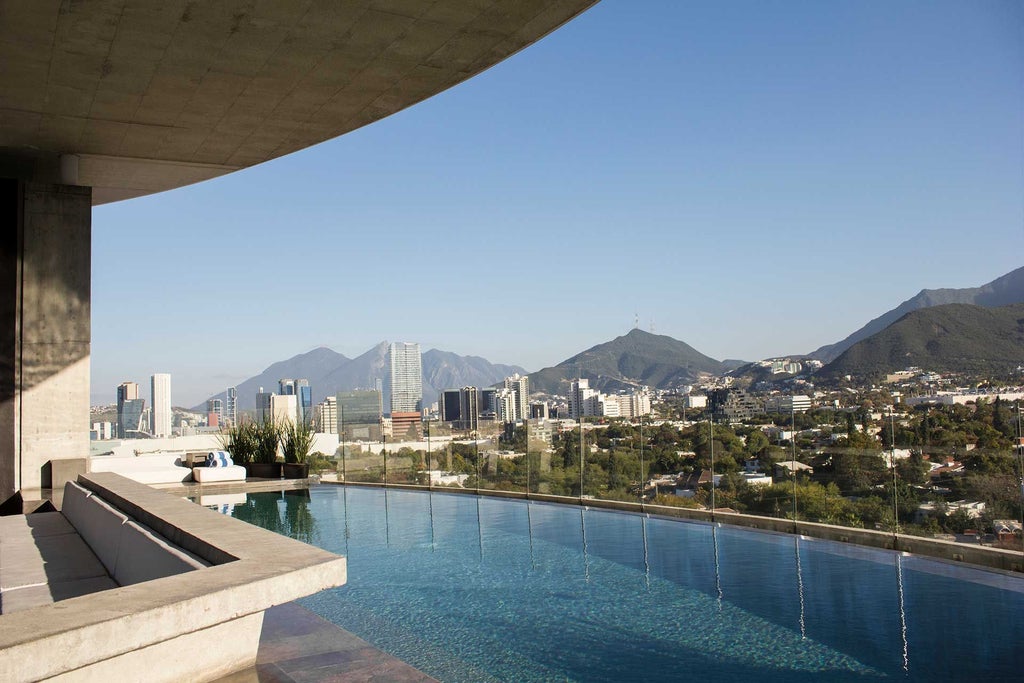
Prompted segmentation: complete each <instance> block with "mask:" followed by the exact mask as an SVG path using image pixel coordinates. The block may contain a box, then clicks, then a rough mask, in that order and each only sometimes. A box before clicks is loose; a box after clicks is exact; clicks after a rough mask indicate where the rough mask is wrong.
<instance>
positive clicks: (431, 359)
mask: <svg viewBox="0 0 1024 683" xmlns="http://www.w3.org/2000/svg"><path fill="white" fill-rule="evenodd" d="M388 346H389V343H388V342H386V341H383V342H381V343H379V344H377V345H376V346H374V347H373V348H371V349H369V350H368V351H366V352H365V353H363V354H361V355H359V356H356V357H355V358H348V357H346V356H344V355H342V354H340V353H338V352H336V351H333V350H331V349H329V348H327V347H319V348H316V349H313V350H312V351H308V352H306V353H301V354H299V355H297V356H293V357H291V358H289V359H288V360H283V361H279V362H277V363H273V364H272V365H270V366H269V367H267V368H266V369H265V370H264V371H263V372H261V373H260V374H258V375H256V376H254V377H250V378H249V379H247V380H245V381H244V382H241V383H239V384H238V385H237V386H236V389H237V390H238V404H237V409H238V410H253V409H255V408H256V394H257V393H258V391H259V388H260V387H263V389H264V390H265V391H267V392H268V393H269V392H274V393H276V392H277V381H278V380H279V379H283V378H289V379H291V378H294V379H298V378H302V379H308V380H309V386H310V388H311V389H312V394H313V403H314V404H316V403H319V402H321V401H323V400H324V398H325V397H327V396H333V395H334V394H336V393H338V392H339V391H350V390H352V389H359V388H372V387H374V386H375V384H376V381H377V380H378V379H379V380H381V383H382V384H384V383H386V375H387V353H388ZM421 363H422V366H423V402H424V403H432V402H433V401H435V400H437V395H438V393H439V391H440V390H442V389H449V388H452V387H463V386H478V387H486V386H491V385H492V384H495V383H497V382H500V381H501V380H502V379H503V378H505V377H508V376H509V375H512V374H515V373H519V374H522V375H525V374H526V370H524V369H523V368H521V367H519V366H517V365H501V364H495V363H490V362H489V361H487V360H485V359H483V358H480V357H478V356H459V355H458V354H455V353H450V352H448V351H440V350H438V349H431V350H429V351H426V352H425V353H423V354H422V356H421ZM222 397H223V394H215V395H214V396H211V397H210V398H222ZM195 410H197V411H205V410H206V401H203V402H202V403H201V404H200V405H198V406H196V407H195Z"/></svg>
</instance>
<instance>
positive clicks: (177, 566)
mask: <svg viewBox="0 0 1024 683" xmlns="http://www.w3.org/2000/svg"><path fill="white" fill-rule="evenodd" d="M63 507H64V509H63V513H61V512H44V513H36V514H33V515H26V516H19V517H4V518H0V550H2V552H0V614H10V613H11V612H15V611H19V610H23V609H30V608H32V607H37V606H39V605H43V604H46V603H49V602H54V601H58V600H66V599H68V598H74V597H78V596H80V595H86V594H88V593H94V592H96V591H99V590H106V589H109V588H116V587H118V586H129V585H132V584H135V583H141V582H143V581H151V580H153V579H159V578H163V577H165V576H171V575H172V574H179V573H181V572H185V571H194V570H196V569H201V568H203V567H205V566H207V565H206V563H204V562H203V561H202V560H200V559H199V558H197V557H195V556H194V555H192V554H190V553H188V552H186V551H184V550H181V549H180V548H175V547H174V546H172V545H171V544H169V543H168V542H167V541H166V540H165V539H162V538H160V536H159V535H158V534H155V533H154V532H153V531H152V530H150V529H147V528H146V527H144V526H143V525H141V524H139V523H138V522H136V521H134V520H132V519H129V518H128V516H127V515H125V514H124V513H122V512H120V511H118V510H115V509H114V508H112V507H111V506H110V505H109V504H107V503H106V502H104V501H103V500H102V499H100V498H99V497H98V496H94V495H93V494H92V492H91V491H89V490H87V489H84V488H82V487H81V486H79V485H78V484H76V483H74V482H68V483H67V484H66V485H65V487H64V506H63Z"/></svg>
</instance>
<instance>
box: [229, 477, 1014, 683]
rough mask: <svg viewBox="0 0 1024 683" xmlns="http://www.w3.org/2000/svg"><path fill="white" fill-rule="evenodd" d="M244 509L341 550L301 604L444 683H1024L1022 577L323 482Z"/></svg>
mask: <svg viewBox="0 0 1024 683" xmlns="http://www.w3.org/2000/svg"><path fill="white" fill-rule="evenodd" d="M231 514H232V515H233V516H235V517H237V518H240V519H244V520H246V521H250V522H253V523H256V524H259V525H260V526H264V527H266V528H270V529H273V530H275V531H278V532H280V533H285V534H288V535H291V536H294V537H297V538H300V539H301V540H305V541H308V542H312V543H314V544H315V545H319V546H321V547H323V548H326V549H328V550H331V551H334V552H337V553H341V554H344V555H346V556H347V557H348V583H347V585H345V586H344V587H341V588H338V589H334V590H331V591H325V592H323V593H320V594H318V595H315V596H313V597H310V598H307V599H305V600H303V601H302V602H303V604H304V605H305V606H306V607H308V608H309V609H311V610H313V611H315V612H317V613H319V614H320V615H322V616H324V617H325V618H327V619H329V620H330V621H332V622H334V623H336V624H338V625H339V626H341V627H342V628H345V629H347V630H349V631H351V632H353V633H355V634H357V635H359V636H360V637H362V638H364V639H365V640H367V641H369V642H370V643H372V644H373V645H375V646H376V647H378V648H380V649H382V650H384V651H386V652H388V653H390V654H393V655H394V656H396V657H399V658H400V659H402V660H404V661H406V662H408V663H410V664H412V665H413V666H415V667H416V668H418V669H420V670H422V671H424V672H426V673H428V674H430V675H432V676H434V677H436V678H438V679H440V680H442V681H555V680H557V681H565V680H572V681H633V680H644V681H673V680H684V679H690V678H694V679H696V680H704V681H751V680H756V681H758V682H759V683H769V682H771V681H811V680H814V681H818V680H820V681H872V680H882V679H896V680H909V681H939V680H948V681H972V680H980V679H986V680H989V681H996V680H1013V681H1020V680H1024V648H1022V638H1024V579H1021V578H1019V577H1014V576H1007V575H1005V574H1001V573H997V572H988V571H982V570H973V569H969V568H965V567H961V566H953V565H950V564H946V563H942V562H937V561H933V560H929V559H925V558H920V557H913V556H901V555H897V554H895V553H890V552H884V551H876V550H871V549H865V548H858V547H851V546H848V545H842V544H834V543H829V542H826V541H817V540H813V539H807V538H797V537H794V536H787V535H781V534H770V533H763V532H756V531H748V530H742V529H736V528H729V527H713V526H711V525H708V524H698V523H692V522H681V521H678V520H670V519H661V518H657V517H648V516H644V515H636V514H625V513H617V512H610V511H605V510H595V509H589V510H588V509H581V508H579V507H573V506H560V505H550V504H543V503H536V502H533V503H526V502H524V501H512V500H503V499H494V498H486V497H479V498H478V497H475V496H466V495H454V494H444V493H428V492H420V491H396V490H381V489H361V488H346V487H336V486H322V487H316V488H313V489H311V490H310V491H308V492H306V491H295V492H287V493H259V494H249V497H248V499H247V502H246V504H245V505H241V504H240V505H236V506H234V509H233V511H232V513H231Z"/></svg>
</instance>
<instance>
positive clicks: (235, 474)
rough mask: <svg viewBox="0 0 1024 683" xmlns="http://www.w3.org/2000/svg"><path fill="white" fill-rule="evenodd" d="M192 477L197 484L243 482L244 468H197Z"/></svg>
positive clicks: (235, 466)
mask: <svg viewBox="0 0 1024 683" xmlns="http://www.w3.org/2000/svg"><path fill="white" fill-rule="evenodd" d="M192 476H193V477H194V478H195V480H196V481H198V482H211V481H245V468H244V467H242V466H241V465H229V466H228V467H197V468H195V469H194V470H192Z"/></svg>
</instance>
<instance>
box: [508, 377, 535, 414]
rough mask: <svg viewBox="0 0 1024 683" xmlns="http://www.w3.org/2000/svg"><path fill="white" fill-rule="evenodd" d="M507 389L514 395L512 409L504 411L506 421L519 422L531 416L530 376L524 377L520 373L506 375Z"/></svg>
mask: <svg viewBox="0 0 1024 683" xmlns="http://www.w3.org/2000/svg"><path fill="white" fill-rule="evenodd" d="M503 388H504V389H505V391H507V392H509V393H510V394H511V395H512V402H513V406H512V411H511V412H510V413H503V415H502V417H503V419H504V420H505V422H519V421H520V420H526V419H528V418H529V417H530V378H529V377H522V376H521V375H519V373H516V374H514V375H512V376H511V377H506V378H505V381H504V387H503Z"/></svg>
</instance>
